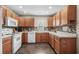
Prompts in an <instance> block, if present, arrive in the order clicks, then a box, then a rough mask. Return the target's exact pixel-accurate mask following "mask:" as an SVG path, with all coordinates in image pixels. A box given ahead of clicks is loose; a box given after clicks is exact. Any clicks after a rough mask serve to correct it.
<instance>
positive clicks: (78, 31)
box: [77, 5, 79, 53]
mask: <svg viewBox="0 0 79 59" xmlns="http://www.w3.org/2000/svg"><path fill="white" fill-rule="evenodd" d="M77 53H79V5H77Z"/></svg>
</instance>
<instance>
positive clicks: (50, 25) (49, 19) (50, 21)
mask: <svg viewBox="0 0 79 59" xmlns="http://www.w3.org/2000/svg"><path fill="white" fill-rule="evenodd" d="M48 27H53V17H49V18H48Z"/></svg>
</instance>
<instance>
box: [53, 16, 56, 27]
mask: <svg viewBox="0 0 79 59" xmlns="http://www.w3.org/2000/svg"><path fill="white" fill-rule="evenodd" d="M55 26H56V16H53V27H55Z"/></svg>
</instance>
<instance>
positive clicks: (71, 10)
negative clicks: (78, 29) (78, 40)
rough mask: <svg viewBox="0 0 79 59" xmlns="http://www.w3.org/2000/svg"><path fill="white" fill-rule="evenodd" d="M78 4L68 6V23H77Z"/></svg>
mask: <svg viewBox="0 0 79 59" xmlns="http://www.w3.org/2000/svg"><path fill="white" fill-rule="evenodd" d="M76 9H77V8H76V5H69V6H68V24H70V25H75V24H76V15H77V14H76V13H77V12H76V11H77V10H76Z"/></svg>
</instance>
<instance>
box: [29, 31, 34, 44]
mask: <svg viewBox="0 0 79 59" xmlns="http://www.w3.org/2000/svg"><path fill="white" fill-rule="evenodd" d="M28 43H35V32H34V31H30V32H28Z"/></svg>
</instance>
